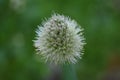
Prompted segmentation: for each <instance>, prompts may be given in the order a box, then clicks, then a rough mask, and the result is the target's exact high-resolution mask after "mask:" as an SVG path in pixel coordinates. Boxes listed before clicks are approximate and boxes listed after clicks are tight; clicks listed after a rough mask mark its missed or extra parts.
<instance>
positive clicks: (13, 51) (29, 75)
mask: <svg viewBox="0 0 120 80" xmlns="http://www.w3.org/2000/svg"><path fill="white" fill-rule="evenodd" d="M53 12H57V13H60V14H64V15H67V16H70V17H71V18H72V19H75V20H76V21H77V22H78V23H79V24H80V25H81V26H82V27H83V28H84V29H85V30H84V35H85V38H86V43H87V45H86V46H85V53H84V55H83V58H82V59H81V60H79V62H78V63H77V64H75V65H74V66H75V71H76V72H75V73H76V76H77V80H120V0H0V80H60V77H61V76H60V75H62V74H63V73H64V74H65V75H66V76H67V75H68V76H69V75H70V74H71V73H70V72H69V71H68V72H67V71H66V72H65V71H64V70H63V72H62V73H57V71H56V72H55V73H56V74H58V75H55V73H53V72H54V71H52V70H51V69H50V66H48V65H47V64H44V63H42V62H40V61H39V58H37V57H36V55H35V48H34V47H33V42H32V40H33V39H34V37H35V30H36V28H37V25H39V24H41V21H42V20H44V18H45V17H46V18H48V17H50V16H51V14H52V13H53ZM58 72H59V71H58ZM51 76H52V77H53V78H51ZM54 77H57V78H54ZM66 80H72V79H69V77H68V78H66ZM73 80H75V79H73Z"/></svg>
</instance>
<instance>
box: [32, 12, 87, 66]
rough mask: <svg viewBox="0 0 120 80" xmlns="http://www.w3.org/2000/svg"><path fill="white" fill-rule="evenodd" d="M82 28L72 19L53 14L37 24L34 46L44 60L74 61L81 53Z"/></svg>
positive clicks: (82, 42)
mask: <svg viewBox="0 0 120 80" xmlns="http://www.w3.org/2000/svg"><path fill="white" fill-rule="evenodd" d="M82 31H83V29H82V28H81V26H79V25H78V24H77V23H76V22H75V21H74V20H71V19H70V18H69V17H65V16H63V15H59V14H54V15H52V17H51V18H49V19H48V20H46V21H45V22H43V23H42V25H41V26H38V29H37V30H36V33H37V36H36V39H35V40H34V46H35V47H36V50H37V53H38V54H39V55H40V56H41V58H42V59H44V60H45V61H46V62H50V63H55V64H59V63H60V64H61V63H66V62H68V63H76V62H77V58H81V55H82V54H83V46H84V44H85V42H84V36H83V34H82V33H83V32H82Z"/></svg>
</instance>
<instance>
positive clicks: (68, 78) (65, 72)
mask: <svg viewBox="0 0 120 80" xmlns="http://www.w3.org/2000/svg"><path fill="white" fill-rule="evenodd" d="M62 80H77V75H76V71H75V66H74V65H72V64H69V65H64V66H62Z"/></svg>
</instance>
